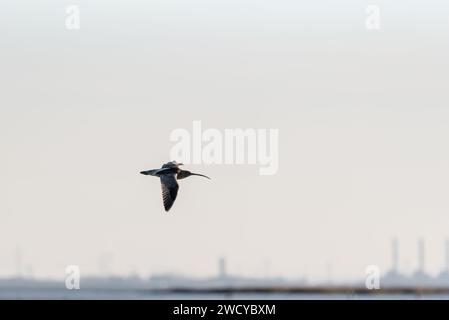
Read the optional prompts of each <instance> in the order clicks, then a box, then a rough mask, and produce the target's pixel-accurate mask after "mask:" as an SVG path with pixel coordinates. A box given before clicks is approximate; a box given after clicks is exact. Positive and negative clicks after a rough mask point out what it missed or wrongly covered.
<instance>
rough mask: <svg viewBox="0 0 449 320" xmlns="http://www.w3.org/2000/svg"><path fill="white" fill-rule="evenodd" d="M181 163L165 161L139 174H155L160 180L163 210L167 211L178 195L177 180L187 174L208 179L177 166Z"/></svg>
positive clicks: (187, 175) (185, 176)
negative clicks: (155, 167) (157, 166)
mask: <svg viewBox="0 0 449 320" xmlns="http://www.w3.org/2000/svg"><path fill="white" fill-rule="evenodd" d="M181 165H182V163H177V162H176V161H171V162H167V163H166V164H164V165H163V166H162V167H161V168H160V169H152V170H147V171H141V172H140V173H141V174H144V175H150V176H156V177H159V178H160V180H161V187H162V200H163V202H164V208H165V211H169V210H170V208H171V207H172V206H173V203H174V202H175V200H176V196H177V195H178V190H179V185H178V181H177V180H181V179H184V178H187V177H189V176H201V177H205V178H208V179H210V178H209V177H208V176H205V175H202V174H198V173H192V172H190V171H187V170H181V169H180V168H179V166H181Z"/></svg>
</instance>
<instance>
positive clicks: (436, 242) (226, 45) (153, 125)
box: [0, 0, 449, 279]
mask: <svg viewBox="0 0 449 320" xmlns="http://www.w3.org/2000/svg"><path fill="white" fill-rule="evenodd" d="M69 4H76V5H79V8H80V14H81V15H80V18H81V29H80V30H78V31H68V30H66V29H65V18H66V14H65V8H66V6H67V5H69ZM368 4H375V5H379V8H380V16H381V29H380V30H379V31H368V30H366V28H365V19H366V14H365V8H366V6H367V5H368ZM448 16H449V5H448V4H447V2H445V1H436V0H431V1H424V0H420V1H405V0H398V1H395V2H394V3H393V2H392V1H355V0H353V1H352V0H351V1H350V0H345V1H339V2H338V3H337V2H336V1H324V0H319V1H308V3H306V2H298V1H255V0H244V1H235V0H233V1H229V0H226V1H225V0H218V1H217V0H214V1H210V0H208V1H206V0H203V1H193V2H186V1H181V0H176V1H165V0H164V1H162V0H157V1H137V0H132V1H123V2H121V3H116V2H114V3H111V2H109V1H92V0H89V1H87V0H82V1H70V2H69V1H65V2H64V1H63V2H61V1H56V0H52V1H50V0H46V1H39V3H37V2H36V1H31V0H28V1H25V0H15V1H7V2H2V4H1V5H0V39H1V41H0V88H1V91H0V92H1V93H0V108H1V109H0V133H1V134H0V146H1V150H2V153H1V154H2V156H1V157H0V176H1V180H0V217H1V223H0V276H8V275H12V274H14V272H15V259H14V255H15V252H16V250H17V248H21V250H22V253H23V260H24V263H25V264H30V265H33V272H34V274H35V275H36V276H41V277H62V276H63V275H64V270H65V266H66V265H68V264H77V265H79V266H80V268H81V272H82V273H83V272H84V273H96V272H97V271H98V260H99V259H100V260H101V257H104V256H105V255H110V256H112V257H113V265H112V267H111V269H112V270H111V272H113V273H116V274H128V273H130V272H132V271H136V272H138V273H139V274H141V275H149V274H154V273H161V272H179V273H184V274H190V275H198V276H201V275H211V274H214V273H215V272H216V263H217V259H218V257H219V256H221V255H223V256H226V257H227V259H228V263H229V271H230V272H234V273H239V274H247V275H250V274H255V275H262V274H264V272H265V268H264V266H265V265H266V261H270V263H269V265H270V272H271V273H272V275H283V276H289V277H296V276H302V275H305V274H307V275H309V276H311V277H314V278H317V279H318V278H322V277H325V276H326V264H328V263H329V262H330V263H332V266H333V267H332V268H333V275H334V276H335V277H352V278H360V277H363V276H364V272H365V266H366V265H369V264H377V265H379V266H380V267H381V270H382V271H385V270H386V269H388V268H389V266H390V251H389V250H390V246H389V241H390V238H391V237H392V236H397V237H398V239H399V241H400V250H401V257H400V263H401V268H402V269H404V270H405V271H408V272H411V271H412V270H413V269H414V268H415V266H416V253H415V251H416V240H417V238H418V237H421V236H422V237H424V238H425V239H426V245H427V266H428V270H429V271H430V272H432V273H437V272H438V271H439V270H440V268H441V267H442V265H443V259H444V256H443V241H444V240H445V238H446V237H449V231H448V228H447V226H448V225H449V200H448V196H447V195H448V193H449V183H448V181H449V162H448V161H449V149H448V148H447V147H446V145H447V139H448V138H447V137H449V125H448V124H449V105H448V102H449V88H448V79H447V76H448V74H449V64H448V60H447V57H448V56H449V41H448V39H449V23H448V19H447V17H448ZM193 120H201V121H202V124H203V126H204V127H206V128H217V129H220V130H221V129H225V128H277V129H279V134H280V155H279V158H280V168H279V172H278V174H277V175H274V176H259V175H258V168H257V167H256V166H244V165H243V166H225V165H223V166H218V165H210V166H189V168H190V169H192V170H193V171H195V170H196V171H198V172H202V173H205V174H207V175H209V176H211V177H212V178H213V180H212V181H210V182H209V181H202V180H199V179H197V180H196V179H193V178H192V179H191V180H185V181H181V186H180V193H179V196H178V199H177V201H176V203H175V205H174V207H173V209H172V211H170V213H168V214H166V213H165V212H164V211H163V209H162V200H161V196H160V186H159V183H158V181H157V180H156V179H154V178H151V177H144V176H141V175H139V174H138V172H139V171H140V170H143V169H150V168H154V167H157V166H159V165H161V164H162V163H164V162H166V161H168V160H170V159H168V154H169V150H170V147H171V146H172V143H170V141H169V135H170V132H171V131H172V130H173V129H175V128H186V129H191V126H192V121H193Z"/></svg>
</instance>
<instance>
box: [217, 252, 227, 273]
mask: <svg viewBox="0 0 449 320" xmlns="http://www.w3.org/2000/svg"><path fill="white" fill-rule="evenodd" d="M218 276H219V277H220V278H226V276H227V274H226V260H225V258H223V257H221V258H220V259H219V260H218Z"/></svg>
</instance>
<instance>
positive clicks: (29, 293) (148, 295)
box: [0, 288, 449, 300]
mask: <svg viewBox="0 0 449 320" xmlns="http://www.w3.org/2000/svg"><path fill="white" fill-rule="evenodd" d="M0 299H116V300H128V299H138V300H161V299H162V300H163V299H181V300H184V299H186V300H208V299H212V300H222V299H225V300H234V299H235V300H237V299H243V300H252V299H273V300H276V299H287V300H288V299H293V300H301V299H306V300H307V299H323V300H329V299H332V300H333V299H336V300H365V299H367V300H371V299H375V300H378V299H401V300H416V299H418V300H421V299H423V300H425V299H432V300H434V299H436V300H449V295H423V296H417V295H346V294H328V295H326V294H316V295H315V294H277V293H273V294H232V295H224V294H165V293H152V292H145V291H135V290H132V291H131V290H130V291H127V290H87V289H85V290H83V289H81V290H65V289H5V288H3V289H2V288H0Z"/></svg>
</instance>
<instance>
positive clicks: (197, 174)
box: [190, 173, 212, 180]
mask: <svg viewBox="0 0 449 320" xmlns="http://www.w3.org/2000/svg"><path fill="white" fill-rule="evenodd" d="M190 175H191V176H200V177H204V178H207V179H209V180H212V179H211V178H209V177H208V176H205V175H204V174H199V173H191V174H190Z"/></svg>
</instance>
